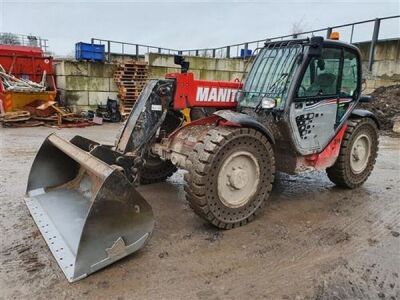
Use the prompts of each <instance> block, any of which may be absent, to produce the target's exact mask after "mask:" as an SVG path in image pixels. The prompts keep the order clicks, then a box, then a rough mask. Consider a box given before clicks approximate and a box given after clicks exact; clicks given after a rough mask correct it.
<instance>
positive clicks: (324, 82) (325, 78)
mask: <svg viewBox="0 0 400 300" xmlns="http://www.w3.org/2000/svg"><path fill="white" fill-rule="evenodd" d="M306 94H307V95H308V96H318V95H334V94H336V76H335V75H333V74H331V73H322V74H319V75H318V76H317V78H315V80H314V82H313V83H312V84H311V85H310V87H309V88H308V89H307V93H306Z"/></svg>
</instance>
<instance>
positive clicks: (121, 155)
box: [26, 37, 379, 282]
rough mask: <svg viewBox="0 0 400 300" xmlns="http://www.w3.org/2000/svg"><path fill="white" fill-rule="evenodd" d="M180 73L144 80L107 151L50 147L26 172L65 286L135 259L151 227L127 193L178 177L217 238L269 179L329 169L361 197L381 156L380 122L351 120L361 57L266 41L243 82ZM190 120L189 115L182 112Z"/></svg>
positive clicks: (50, 141)
mask: <svg viewBox="0 0 400 300" xmlns="http://www.w3.org/2000/svg"><path fill="white" fill-rule="evenodd" d="M175 63H176V64H179V65H181V72H180V73H172V74H167V75H166V76H165V79H162V80H149V81H148V83H147V85H146V86H145V87H144V89H143V91H142V93H141V95H140V97H139V99H138V101H137V102H136V104H135V106H134V108H133V110H132V112H131V113H130V115H129V117H128V119H127V121H126V123H125V126H124V128H123V130H122V131H121V133H120V135H119V138H118V140H117V142H116V144H115V145H112V146H110V145H101V144H99V143H97V142H95V141H91V140H88V139H86V138H83V137H80V136H75V137H74V138H72V139H71V140H70V141H66V140H64V139H62V138H60V137H58V136H57V135H55V134H51V135H50V136H48V137H47V138H46V140H45V141H44V143H43V145H42V146H41V148H40V150H39V152H38V153H37V156H36V158H35V160H34V162H33V165H32V169H31V171H30V175H29V179H28V186H27V197H26V204H27V206H28V208H29V210H30V212H31V214H32V216H33V218H34V220H35V222H36V224H37V225H38V227H39V229H40V231H41V233H42V235H43V237H44V239H45V241H46V242H47V244H48V245H49V247H50V249H51V251H52V253H53V255H54V257H55V259H56V260H57V262H58V264H59V265H60V267H61V269H62V270H63V272H64V274H65V276H66V277H67V279H68V280H69V281H71V282H72V281H76V280H79V279H81V278H84V277H86V276H87V275H89V274H90V273H93V272H95V271H96V270H99V269H101V268H103V267H105V266H107V265H109V264H111V263H113V262H115V261H116V260H118V259H121V258H122V257H124V256H127V255H129V254H130V253H133V252H135V251H137V250H139V249H140V248H142V247H143V246H144V245H145V243H146V241H147V240H148V239H149V238H150V236H151V233H152V230H153V227H154V219H153V212H152V208H151V207H150V205H149V204H148V203H147V202H146V200H145V199H144V198H143V197H142V196H141V195H140V193H139V192H137V191H136V189H135V185H137V184H144V183H153V182H157V181H162V180H165V179H166V178H167V177H168V176H170V175H172V174H173V173H174V172H175V171H176V170H177V169H178V168H179V169H184V170H186V171H187V172H186V174H185V175H184V180H185V182H186V185H185V191H186V199H187V201H188V202H189V204H190V206H191V207H192V208H193V210H194V212H195V213H196V214H197V215H199V216H200V217H201V218H203V219H205V220H206V221H208V222H210V223H212V224H213V225H215V226H216V227H218V228H222V229H231V228H235V227H238V226H243V225H245V224H246V223H248V222H250V221H252V220H253V219H254V218H255V216H256V215H257V214H258V213H259V212H260V211H261V210H262V208H263V206H264V204H265V203H266V201H268V197H269V195H270V193H271V190H272V186H273V183H274V178H275V172H277V171H279V172H286V173H289V174H298V173H301V172H305V171H310V170H326V172H327V175H328V177H329V179H330V180H331V181H332V182H333V183H335V184H336V185H338V186H341V187H345V188H351V189H353V188H357V187H359V186H360V185H362V184H363V183H364V182H365V181H366V180H367V178H368V176H369V175H370V174H371V171H372V169H373V167H374V164H375V160H376V157H377V151H378V129H379V123H378V121H377V118H376V117H375V116H374V115H373V114H372V113H371V112H369V111H366V110H361V109H356V106H357V104H358V103H360V102H369V101H370V100H371V99H370V97H368V96H363V95H362V94H361V85H362V84H361V77H362V75H361V58H360V52H359V50H358V49H357V48H356V47H355V46H353V45H350V44H346V43H343V42H340V41H337V40H333V39H324V38H322V37H311V38H305V39H296V40H285V41H279V42H266V43H265V46H264V47H263V48H262V49H260V51H259V52H258V54H257V56H256V57H255V60H254V63H253V64H252V66H251V69H250V71H249V72H248V74H247V76H246V79H245V81H244V82H243V83H241V82H238V81H236V82H222V81H205V80H195V79H194V76H193V73H190V72H188V68H189V63H188V62H186V61H185V60H184V59H183V58H182V57H180V56H177V57H175ZM188 109H190V113H187V111H188Z"/></svg>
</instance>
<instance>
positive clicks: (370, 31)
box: [91, 15, 400, 70]
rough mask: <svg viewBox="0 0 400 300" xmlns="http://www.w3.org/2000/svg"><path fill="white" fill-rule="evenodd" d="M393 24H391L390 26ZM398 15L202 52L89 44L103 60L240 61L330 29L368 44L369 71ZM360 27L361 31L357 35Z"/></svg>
mask: <svg viewBox="0 0 400 300" xmlns="http://www.w3.org/2000/svg"><path fill="white" fill-rule="evenodd" d="M390 22H393V24H390ZM399 26H400V15H396V16H389V17H383V18H376V19H370V20H364V21H360V22H354V23H347V24H342V25H336V26H330V27H324V28H319V29H314V30H309V31H304V32H299V33H292V34H287V35H282V36H275V37H269V38H265V39H261V40H256V41H250V42H244V43H238V44H233V45H227V46H223V47H217V48H202V49H185V50H179V49H171V48H163V47H158V46H149V45H142V44H135V43H126V42H119V41H112V40H105V39H98V38H92V41H91V42H92V44H103V45H106V52H107V57H108V59H109V60H110V59H111V55H112V54H121V55H131V56H134V57H136V58H138V57H142V56H144V54H146V53H162V54H181V55H186V56H200V57H210V58H241V59H247V58H249V57H250V56H252V55H253V53H254V50H255V49H257V48H260V47H262V46H263V45H264V43H265V42H266V41H276V40H284V39H296V38H304V37H307V36H316V35H319V36H325V37H327V38H329V36H330V34H331V33H332V31H334V30H339V29H340V31H339V32H340V35H341V37H340V40H342V41H346V42H349V43H360V42H371V45H370V49H369V57H368V69H369V70H372V64H373V61H374V53H375V46H376V43H377V41H378V40H382V39H387V38H399V37H400V33H399V32H397V34H396V36H391V35H390V33H389V34H388V33H387V32H385V30H387V29H388V28H399ZM360 28H361V29H362V31H361V32H360V31H359V30H360Z"/></svg>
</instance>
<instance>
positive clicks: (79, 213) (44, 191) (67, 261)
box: [26, 134, 154, 282]
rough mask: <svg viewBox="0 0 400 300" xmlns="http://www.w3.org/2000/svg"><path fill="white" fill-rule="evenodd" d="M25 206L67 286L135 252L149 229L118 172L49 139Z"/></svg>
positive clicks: (145, 208) (140, 201) (147, 216)
mask: <svg viewBox="0 0 400 300" xmlns="http://www.w3.org/2000/svg"><path fill="white" fill-rule="evenodd" d="M26 204H27V206H28V208H29V211H30V213H31V215H32V217H33V219H34V220H35V223H36V225H37V226H38V228H39V230H40V232H41V233H42V235H43V237H44V239H45V241H46V243H47V244H48V246H49V247H50V250H51V252H52V253H53V255H54V257H55V259H56V261H57V263H58V264H59V266H60V267H61V269H62V270H63V272H64V274H65V276H66V277H67V279H68V281H70V282H73V281H76V280H79V279H82V278H84V277H86V276H87V275H89V274H91V273H93V272H95V271H97V270H99V269H101V268H103V267H105V266H107V265H109V264H111V263H113V262H115V261H116V260H118V259H121V258H122V257H125V256H127V255H129V254H131V253H133V252H135V251H137V250H139V249H140V248H142V247H143V246H144V244H145V242H146V241H147V240H148V238H149V237H150V235H151V232H152V230H153V227H154V219H153V212H152V209H151V206H150V205H149V204H148V203H147V202H146V200H144V198H143V197H142V196H141V195H140V194H139V193H138V192H137V191H136V190H135V188H134V187H133V186H132V184H131V183H130V182H129V181H128V180H127V178H126V177H125V176H124V174H123V173H122V172H121V171H120V169H119V168H118V167H116V166H113V165H108V164H106V163H105V162H103V161H102V160H100V159H98V158H96V157H95V156H93V155H92V154H90V152H87V151H85V150H83V149H81V148H79V147H77V146H76V145H74V144H72V143H70V142H68V141H66V140H64V139H62V138H60V137H58V136H56V135H54V134H52V135H50V136H48V137H47V139H46V140H45V141H44V143H43V145H42V146H41V148H40V150H39V152H38V153H37V155H36V158H35V160H34V162H33V165H32V169H31V171H30V174H29V179H28V187H27V197H26Z"/></svg>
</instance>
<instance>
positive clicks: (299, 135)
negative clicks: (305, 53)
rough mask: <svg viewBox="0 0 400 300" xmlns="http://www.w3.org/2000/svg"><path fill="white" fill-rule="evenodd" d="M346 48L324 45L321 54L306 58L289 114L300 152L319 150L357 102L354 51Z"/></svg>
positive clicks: (308, 152) (356, 66)
mask: <svg viewBox="0 0 400 300" xmlns="http://www.w3.org/2000/svg"><path fill="white" fill-rule="evenodd" d="M345 51H346V50H344V49H342V48H323V49H322V53H321V55H320V56H317V57H311V58H309V60H308V64H307V66H306V68H305V70H304V72H303V75H302V77H301V80H300V84H299V85H298V88H297V91H296V95H295V98H294V100H293V102H292V103H291V107H290V114H289V115H290V125H291V127H292V129H293V137H294V140H295V144H296V146H297V149H298V151H299V152H300V153H301V154H302V155H306V154H310V153H318V152H321V151H322V150H323V149H324V148H325V146H326V145H327V144H328V143H329V142H330V141H331V140H332V138H333V137H334V136H335V134H336V131H337V128H338V127H339V126H340V124H341V123H342V122H343V120H345V118H346V116H347V115H346V112H349V111H350V109H349V108H350V107H351V105H352V104H355V103H356V99H357V96H358V95H357V93H358V91H357V89H358V75H359V72H358V62H357V55H355V54H353V55H351V53H348V51H346V52H345ZM345 53H346V55H345ZM350 58H351V59H350ZM351 60H353V62H352V61H351ZM345 61H346V63H345ZM344 74H346V77H344V76H343V75H344ZM344 79H346V80H344Z"/></svg>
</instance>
